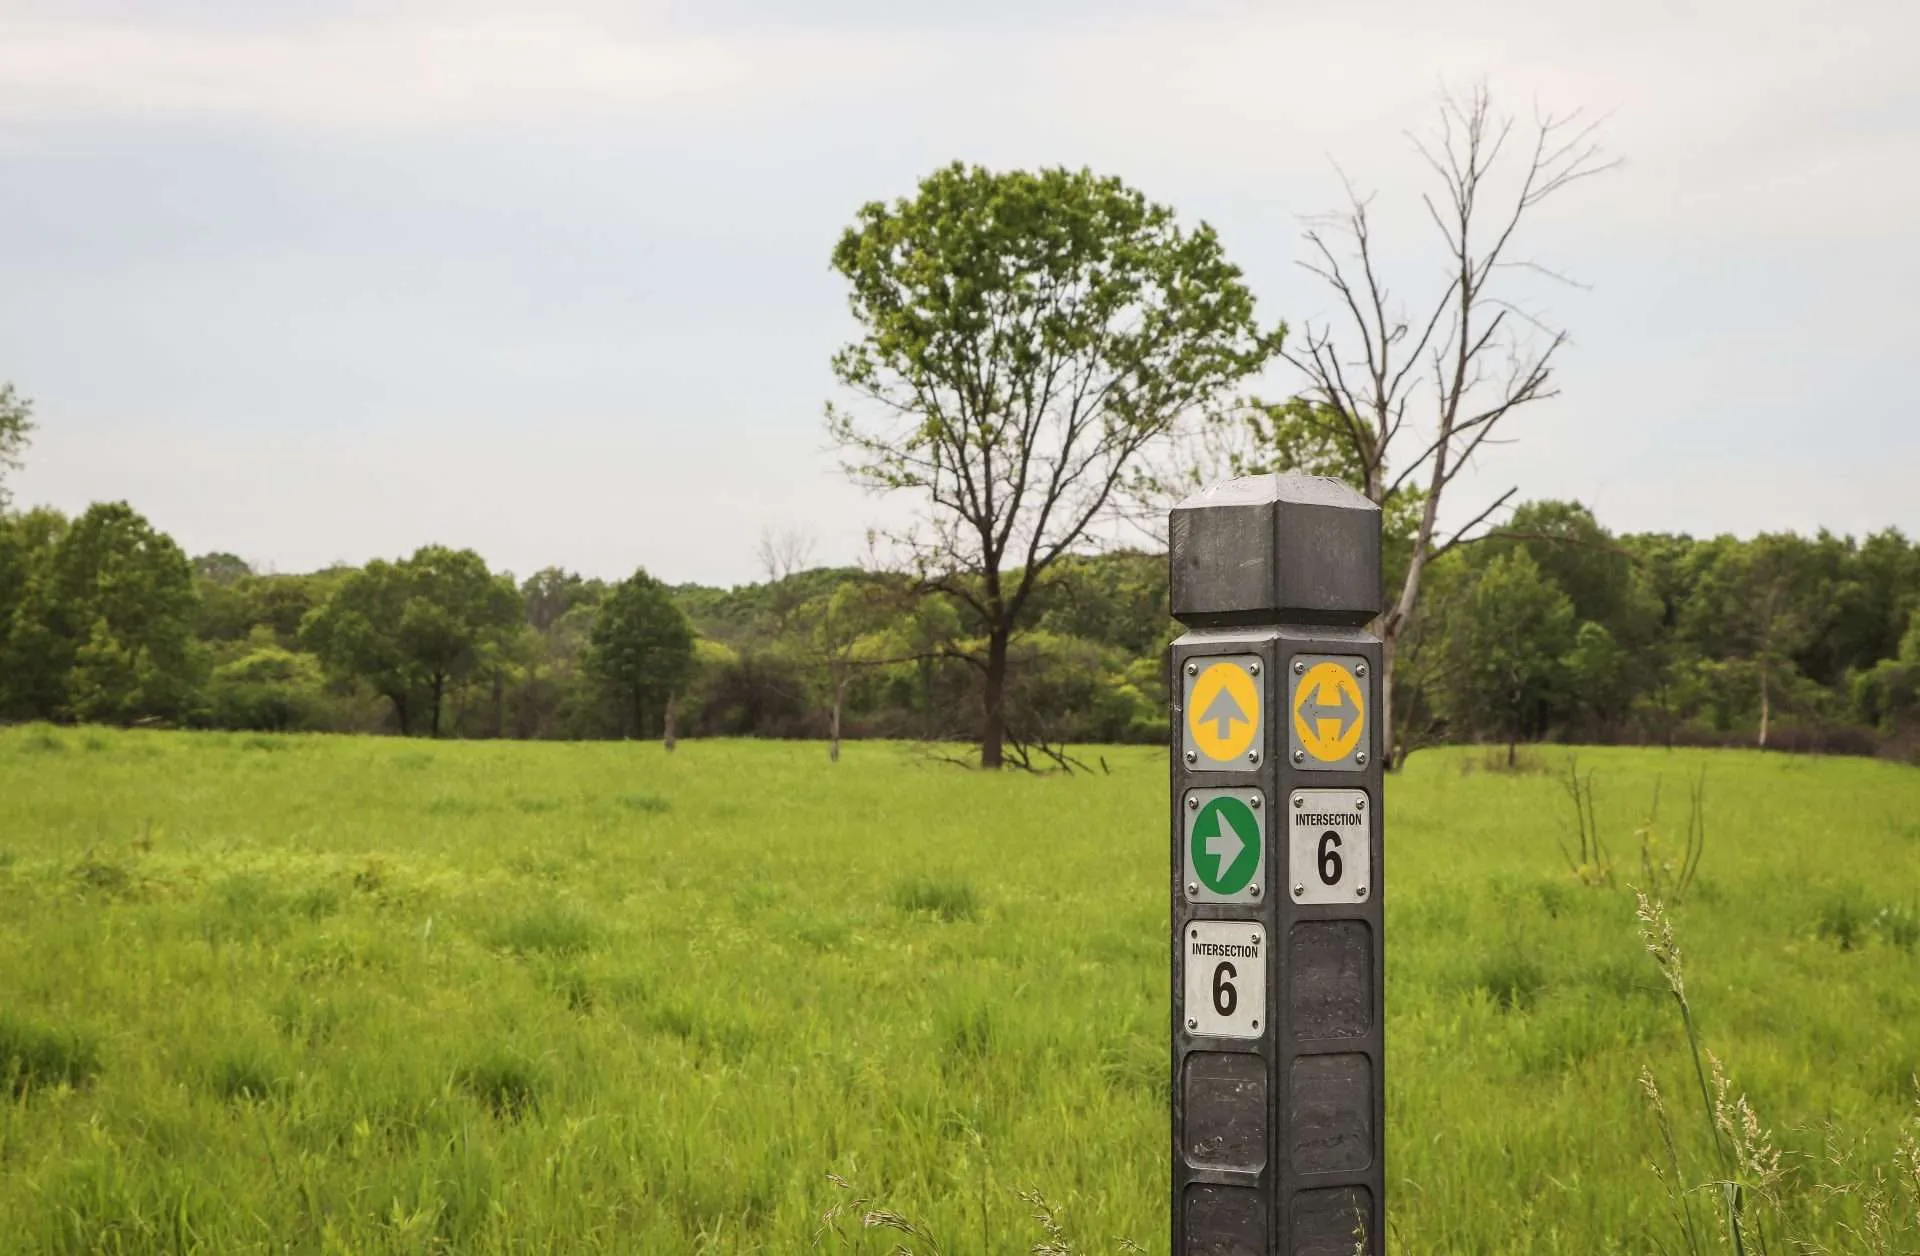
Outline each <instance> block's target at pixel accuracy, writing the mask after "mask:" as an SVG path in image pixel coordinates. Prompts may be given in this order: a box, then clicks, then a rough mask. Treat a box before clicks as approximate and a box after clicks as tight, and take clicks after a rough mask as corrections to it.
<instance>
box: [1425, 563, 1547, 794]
mask: <svg viewBox="0 0 1920 1256" xmlns="http://www.w3.org/2000/svg"><path fill="white" fill-rule="evenodd" d="M1574 639H1575V629H1574V619H1573V603H1572V601H1571V600H1570V599H1569V598H1568V597H1567V595H1566V594H1565V593H1563V592H1561V591H1560V590H1559V589H1558V588H1556V587H1555V586H1554V585H1553V584H1552V583H1550V582H1549V581H1548V580H1547V579H1546V578H1545V577H1544V576H1543V575H1542V574H1541V572H1540V568H1539V567H1538V565H1536V564H1535V563H1534V561H1533V558H1532V556H1531V555H1529V554H1528V553H1527V552H1526V551H1525V550H1514V551H1513V552H1511V553H1507V554H1500V555H1497V556H1496V557H1494V558H1493V560H1492V561H1491V562H1489V563H1488V564H1487V565H1486V568H1485V570H1484V571H1481V572H1479V573H1478V574H1477V576H1476V577H1475V578H1474V579H1473V580H1472V582H1471V585H1470V588H1469V589H1468V591H1467V592H1466V593H1465V595H1464V605H1463V606H1462V608H1461V611H1460V616H1459V619H1458V622H1457V625H1456V626H1455V627H1454V630H1453V631H1452V632H1451V633H1450V635H1449V640H1448V651H1449V662H1450V664H1451V666H1450V669H1449V677H1450V682H1449V684H1448V686H1447V688H1446V691H1445V692H1446V695H1447V696H1446V700H1445V705H1444V709H1445V711H1446V713H1447V715H1448V718H1449V720H1450V721H1452V722H1453V724H1454V726H1455V727H1458V728H1461V729H1463V730H1464V729H1473V730H1476V731H1480V732H1486V733H1492V734H1495V735H1497V736H1498V737H1499V738H1500V739H1501V740H1503V741H1505V742H1506V743H1507V758H1508V762H1510V763H1511V762H1512V760H1513V757H1514V747H1515V745H1516V744H1517V743H1518V742H1519V741H1521V740H1522V739H1523V738H1525V737H1526V736H1527V734H1528V733H1529V732H1535V731H1538V730H1539V729H1540V727H1541V725H1542V720H1543V713H1544V712H1545V711H1546V710H1547V709H1548V708H1549V706H1550V704H1551V703H1552V702H1553V701H1554V700H1555V699H1556V698H1558V697H1560V696H1561V695H1562V694H1563V693H1564V692H1565V686H1566V670H1567V669H1566V658H1567V655H1568V654H1569V653H1570V652H1571V651H1572V649H1573V647H1574Z"/></svg>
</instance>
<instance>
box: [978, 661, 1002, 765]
mask: <svg viewBox="0 0 1920 1256" xmlns="http://www.w3.org/2000/svg"><path fill="white" fill-rule="evenodd" d="M1006 697H1007V630H1006V629H1004V628H996V629H994V630H993V632H992V633H990V634H989V635H988V637H987V677H986V693H985V699H984V703H983V707H984V709H983V710H982V712H981V714H982V716H983V718H982V719H981V722H980V766H981V767H983V768H998V767H1000V766H1001V764H1002V763H1003V762H1004V761H1005V753H1004V750H1003V743H1004V742H1005V741H1006V737H1007V719H1006V711H1005V709H1004V708H1005V705H1006Z"/></svg>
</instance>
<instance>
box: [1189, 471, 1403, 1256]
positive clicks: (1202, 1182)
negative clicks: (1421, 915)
mask: <svg viewBox="0 0 1920 1256" xmlns="http://www.w3.org/2000/svg"><path fill="white" fill-rule="evenodd" d="M1169 523H1170V526H1169V534H1170V538H1171V545H1170V550H1169V554H1168V562H1169V565H1170V567H1171V577H1172V598H1173V614H1174V617H1175V618H1176V619H1178V620H1179V621H1180V622H1181V623H1182V624H1183V625H1185V627H1186V628H1187V632H1186V634H1185V635H1183V636H1182V637H1181V638H1180V639H1179V640H1178V641H1176V642H1174V644H1173V684H1172V686H1171V692H1172V703H1173V710H1172V715H1173V721H1172V745H1171V750H1172V789H1171V804H1172V806H1171V812H1172V896H1173V912H1172V922H1173V930H1172V934H1173V936H1172V939H1171V941H1172V955H1171V960H1172V991H1173V1004H1172V1031H1173V1032H1172V1041H1173V1057H1172V1066H1173V1092H1172V1093H1173V1104H1172V1107H1173V1112H1172V1117H1173V1182H1172V1187H1173V1246H1172V1250H1173V1253H1174V1256H1352V1253H1354V1252H1355V1251H1356V1250H1361V1251H1365V1252H1367V1253H1370V1254H1372V1256H1380V1253H1382V1252H1384V1250H1385V1243H1384V1240H1383V1238H1382V1234H1383V1231H1384V1228H1385V1219H1386V1200H1385V1196H1384V1193H1383V1184H1384V1181H1385V1168H1386V1166H1385V1157H1384V1154H1383V1153H1384V1151H1385V1145H1386V1087H1385V1082H1386V1074H1385V1067H1386V1061H1385V1050H1384V1047H1385V1039H1386V1035H1385V1027H1384V1025H1383V1024H1382V1014H1383V1012H1384V1010H1385V1004H1384V990H1383V988H1382V986H1383V979H1384V977H1385V975H1386V965H1385V954H1384V945H1383V944H1384V939H1383V936H1382V932H1381V924H1382V914H1381V910H1382V902H1383V899H1384V897H1385V896H1384V894H1383V893H1382V891H1383V889H1384V887H1383V886H1382V884H1381V876H1380V869H1381V846H1382V837H1383V835H1384V832H1385V816H1384V808H1383V807H1382V805H1381V804H1382V798H1381V785H1382V777H1381V758H1382V750H1383V749H1384V748H1383V747H1382V746H1380V745H1379V720H1378V718H1377V712H1378V709H1379V695H1380V641H1379V638H1377V637H1375V636H1373V635H1372V634H1371V633H1369V632H1367V631H1366V630H1365V626H1366V624H1368V623H1369V622H1370V621H1371V620H1372V619H1373V617H1374V616H1375V615H1377V614H1378V613H1379V611H1380V510H1379V508H1378V507H1377V506H1375V505H1374V504H1373V503H1371V502H1369V501H1368V500H1367V499H1366V498H1365V497H1363V496H1361V495H1360V494H1359V493H1356V492H1354V491H1353V490H1352V489H1351V488H1348V487H1347V486H1346V485H1344V484H1342V483H1340V482H1339V481H1337V480H1330V479H1325V478H1322V477H1318V476H1305V475H1263V476H1249V477H1247V478H1244V479H1238V480H1230V481H1228V482H1226V483H1224V484H1219V485H1215V486H1214V487H1212V488H1209V489H1207V490H1205V491H1203V492H1201V493H1198V494H1195V495H1194V496H1193V497H1190V498H1188V499H1187V500H1185V501H1183V502H1181V503H1180V504H1179V505H1177V506H1175V507H1174V508H1173V512H1172V515H1171V516H1170V520H1169Z"/></svg>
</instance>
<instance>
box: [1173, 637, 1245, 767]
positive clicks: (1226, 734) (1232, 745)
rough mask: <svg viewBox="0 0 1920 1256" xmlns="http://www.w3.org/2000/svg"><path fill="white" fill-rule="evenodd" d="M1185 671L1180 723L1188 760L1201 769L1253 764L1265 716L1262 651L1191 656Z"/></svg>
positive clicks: (1192, 765) (1189, 763)
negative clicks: (1192, 657)
mask: <svg viewBox="0 0 1920 1256" xmlns="http://www.w3.org/2000/svg"><path fill="white" fill-rule="evenodd" d="M1184 671H1185V674H1184V675H1183V676H1182V677H1181V680H1182V684H1183V697H1184V699H1185V702H1184V704H1183V706H1182V708H1181V709H1182V710H1183V711H1184V712H1185V718H1183V719H1182V720H1181V721H1180V729H1181V740H1182V741H1183V742H1184V743H1185V744H1184V747H1183V749H1184V752H1185V755H1186V761H1187V766H1189V767H1192V768H1196V769H1198V770H1200V771H1203V772H1249V771H1252V770H1253V769H1255V768H1257V767H1258V766H1259V765H1260V750H1261V746H1262V744H1263V742H1264V740H1265V738H1264V736H1263V734H1264V733H1265V732H1266V718H1267V712H1266V707H1267V704H1266V700H1265V690H1266V682H1265V678H1264V677H1262V676H1261V674H1260V656H1259V655H1257V654H1220V655H1213V656H1211V657H1202V658H1194V659H1189V660H1188V661H1187V666H1186V668H1185V669H1184Z"/></svg>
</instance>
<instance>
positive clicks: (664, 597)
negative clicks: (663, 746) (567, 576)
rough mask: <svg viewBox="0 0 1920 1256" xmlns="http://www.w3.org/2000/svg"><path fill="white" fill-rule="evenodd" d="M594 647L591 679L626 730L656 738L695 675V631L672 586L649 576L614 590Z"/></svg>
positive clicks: (603, 606) (636, 576)
mask: <svg viewBox="0 0 1920 1256" xmlns="http://www.w3.org/2000/svg"><path fill="white" fill-rule="evenodd" d="M588 642H589V644H588V648H587V658H586V670H587V674H588V675H589V676H590V677H591V678H592V679H593V681H594V683H595V684H596V685H597V686H598V687H599V689H600V691H601V694H602V695H603V696H604V697H605V699H606V701H607V703H608V705H609V707H610V708H611V709H612V710H613V711H614V712H615V714H616V716H617V717H618V719H619V721H620V725H621V728H622V730H623V731H625V732H626V733H627V734H628V735H630V736H633V737H645V736H648V735H650V734H651V732H652V730H653V729H654V728H655V727H656V726H657V725H658V724H659V722H660V719H664V716H665V713H666V709H667V704H668V703H669V702H671V701H672V700H673V698H674V697H675V696H676V695H677V694H679V693H680V692H681V691H682V690H683V689H684V688H685V687H686V684H687V681H688V679H689V678H690V677H691V676H692V673H693V629H692V628H691V627H689V626H688V624H687V617H686V616H685V615H683V614H682V613H681V612H680V608H679V607H678V606H676V605H674V601H673V597H672V595H671V593H670V592H669V591H668V589H667V586H666V585H664V584H662V583H661V582H660V581H658V580H655V579H654V578H653V577H652V576H650V575H648V574H647V573H646V572H645V571H636V572H634V573H633V574H632V575H631V576H629V577H627V578H626V579H625V580H622V581H621V582H620V583H619V584H616V585H614V586H613V588H612V589H610V590H609V591H608V593H607V596H606V598H605V600H603V601H602V602H601V603H600V610H599V614H598V615H597V616H596V617H595V619H594V622H593V631H592V633H591V635H590V636H589V638H588ZM656 717H660V719H656Z"/></svg>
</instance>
